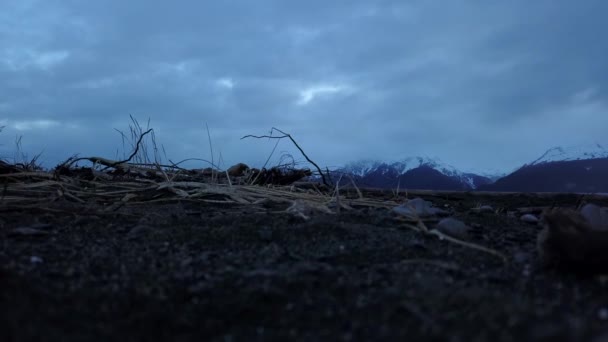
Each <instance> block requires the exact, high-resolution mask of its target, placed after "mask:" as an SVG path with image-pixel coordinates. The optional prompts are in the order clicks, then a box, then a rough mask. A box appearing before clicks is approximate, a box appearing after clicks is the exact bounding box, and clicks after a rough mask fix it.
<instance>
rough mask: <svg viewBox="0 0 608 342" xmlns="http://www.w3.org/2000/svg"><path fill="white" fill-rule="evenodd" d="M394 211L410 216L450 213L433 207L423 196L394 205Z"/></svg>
mask: <svg viewBox="0 0 608 342" xmlns="http://www.w3.org/2000/svg"><path fill="white" fill-rule="evenodd" d="M393 211H394V212H395V213H397V214H399V215H403V216H406V217H410V218H416V217H428V216H435V215H447V214H448V212H447V211H445V210H443V209H440V208H435V207H433V204H432V203H431V202H428V201H425V200H423V199H422V198H414V199H411V200H409V201H407V202H406V203H404V204H401V205H399V206H396V207H394V208H393Z"/></svg>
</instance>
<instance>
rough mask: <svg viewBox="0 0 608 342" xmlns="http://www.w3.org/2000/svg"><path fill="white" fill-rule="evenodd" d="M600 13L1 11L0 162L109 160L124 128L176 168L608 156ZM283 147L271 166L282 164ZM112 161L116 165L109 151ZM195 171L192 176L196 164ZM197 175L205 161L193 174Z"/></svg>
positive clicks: (99, 7) (28, 7) (253, 6)
mask: <svg viewBox="0 0 608 342" xmlns="http://www.w3.org/2000/svg"><path fill="white" fill-rule="evenodd" d="M606 13H608V2H607V1H604V0H597V1H594V0H583V1H571V0H563V1H562V0H537V1H530V0H522V1H520V0H509V1H503V0H500V1H499V0H496V1H491V0H488V1H482V0H469V1H465V0H441V1H439V0H437V1H433V0H428V1H422V0H419V1H417V0H415V1H406V0H394V1H380V0H378V1H353V0H343V1H340V0H335V1H320V0H312V1H311V0H309V1H288V0H256V1H249V0H242V1H238V0H225V1H211V0H210V1H194V0H192V1H144V0H129V1H125V0H106V1H79V0H40V1H33V0H2V1H0V125H4V126H6V127H5V129H4V131H3V132H2V133H0V144H2V146H0V156H2V157H8V158H9V159H10V158H12V157H13V152H14V140H15V137H16V136H23V139H22V145H23V149H24V150H25V151H26V152H27V153H29V154H30V155H34V154H36V153H38V152H41V151H43V155H42V160H43V161H44V163H46V164H48V165H50V166H53V165H54V163H56V162H58V161H60V160H62V159H65V158H67V157H69V156H70V155H72V154H74V153H79V154H80V155H81V156H92V155H97V156H104V157H108V158H114V157H116V153H117V150H120V151H122V140H121V137H120V135H119V134H118V133H117V132H116V130H115V129H119V130H123V131H128V126H129V123H130V119H129V115H133V116H134V117H135V118H137V119H138V120H139V121H140V123H142V124H144V125H145V123H146V122H147V120H148V119H150V122H151V126H152V127H153V128H154V129H155V132H156V140H157V142H158V144H162V145H163V146H164V147H165V150H166V152H167V155H168V157H169V158H170V159H172V160H173V161H177V160H180V159H183V158H188V157H192V158H204V159H211V157H210V155H211V153H210V148H209V141H208V136H207V131H206V128H205V127H206V125H208V127H209V130H210V133H211V140H212V143H213V149H214V153H215V154H216V157H215V160H217V155H219V153H220V152H221V154H222V158H223V161H224V166H226V165H228V164H232V163H236V162H240V161H242V162H245V163H249V164H254V165H260V164H263V163H264V161H265V160H266V158H267V157H268V155H269V153H270V152H271V150H272V148H273V146H274V141H268V140H255V139H246V140H241V139H240V138H241V137H242V136H243V135H246V134H256V135H262V134H267V133H268V132H269V130H270V128H271V127H273V126H274V127H277V128H280V129H282V130H284V131H286V132H288V133H291V134H292V135H293V137H294V138H295V139H296V140H297V141H298V143H299V144H300V145H301V146H302V148H303V149H304V150H305V151H306V152H307V153H308V155H309V156H310V157H311V158H312V159H313V160H315V161H317V162H318V163H319V164H322V165H323V166H325V165H327V166H329V167H332V166H339V165H341V164H343V163H345V162H349V161H353V160H358V159H362V158H372V159H385V160H398V159H401V158H404V157H408V156H418V155H422V156H429V157H436V158H439V159H440V160H442V161H444V162H446V163H449V164H452V165H454V166H455V167H457V168H460V169H463V170H471V169H473V170H488V169H489V170H506V171H508V170H511V169H513V168H515V167H517V166H519V165H521V164H522V163H525V162H528V161H531V160H533V159H535V158H536V157H538V156H539V155H541V154H542V153H543V152H544V151H545V150H546V149H548V148H550V147H552V146H556V145H565V146H569V145H579V144H592V143H600V144H606V145H608V134H607V131H608V111H607V108H608V104H607V101H606V100H607V98H608V39H606V32H608V21H607V20H606ZM296 152H297V151H296V150H294V149H293V147H292V146H290V144H289V142H288V141H281V143H280V144H279V147H278V148H277V151H276V153H277V156H279V155H280V154H281V153H292V154H293V155H294V156H295V157H296V160H298V161H301V160H302V158H301V157H300V156H299V155H298V154H297V153H296ZM120 153H121V156H122V152H120ZM191 166H192V167H199V166H200V167H202V166H203V165H202V164H201V163H199V164H192V165H191ZM205 166H206V165H205Z"/></svg>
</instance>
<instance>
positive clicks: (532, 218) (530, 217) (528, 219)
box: [519, 214, 538, 223]
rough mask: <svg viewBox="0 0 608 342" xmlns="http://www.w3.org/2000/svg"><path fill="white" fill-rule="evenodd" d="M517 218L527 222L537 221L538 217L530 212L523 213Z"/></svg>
mask: <svg viewBox="0 0 608 342" xmlns="http://www.w3.org/2000/svg"><path fill="white" fill-rule="evenodd" d="M519 219H520V220H522V221H524V222H528V223H538V217H536V216H534V215H532V214H524V215H522V216H521V217H520V218H519Z"/></svg>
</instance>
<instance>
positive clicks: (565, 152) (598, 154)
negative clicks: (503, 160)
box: [526, 144, 608, 166]
mask: <svg viewBox="0 0 608 342" xmlns="http://www.w3.org/2000/svg"><path fill="white" fill-rule="evenodd" d="M598 158H608V150H606V149H605V148H604V147H603V146H602V145H600V144H593V145H578V146H569V147H559V146H558V147H553V148H550V149H548V150H547V151H546V152H545V153H543V154H542V155H541V156H540V157H539V158H538V159H536V160H534V161H533V162H531V163H529V164H526V165H527V166H530V165H538V164H543V163H551V162H556V161H573V160H586V159H598Z"/></svg>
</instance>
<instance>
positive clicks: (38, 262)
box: [30, 255, 44, 264]
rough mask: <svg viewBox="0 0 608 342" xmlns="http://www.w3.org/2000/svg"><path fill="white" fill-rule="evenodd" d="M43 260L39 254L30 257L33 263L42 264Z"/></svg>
mask: <svg viewBox="0 0 608 342" xmlns="http://www.w3.org/2000/svg"><path fill="white" fill-rule="evenodd" d="M43 262H44V260H42V258H41V257H39V256H35V255H32V256H31V257H30V263H32V264H41V263H43Z"/></svg>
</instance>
